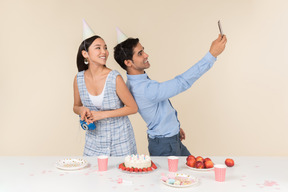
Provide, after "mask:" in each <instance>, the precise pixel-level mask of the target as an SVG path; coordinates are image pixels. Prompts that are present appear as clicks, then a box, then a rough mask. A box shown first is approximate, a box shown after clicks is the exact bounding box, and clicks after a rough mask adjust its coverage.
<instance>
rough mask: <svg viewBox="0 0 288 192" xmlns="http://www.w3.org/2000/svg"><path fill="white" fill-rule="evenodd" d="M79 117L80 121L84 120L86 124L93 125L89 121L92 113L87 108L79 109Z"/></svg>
mask: <svg viewBox="0 0 288 192" xmlns="http://www.w3.org/2000/svg"><path fill="white" fill-rule="evenodd" d="M79 115H80V116H81V120H82V121H83V120H85V121H86V122H87V123H93V121H92V120H91V116H92V113H91V111H90V109H88V108H87V107H81V109H80V114H79Z"/></svg>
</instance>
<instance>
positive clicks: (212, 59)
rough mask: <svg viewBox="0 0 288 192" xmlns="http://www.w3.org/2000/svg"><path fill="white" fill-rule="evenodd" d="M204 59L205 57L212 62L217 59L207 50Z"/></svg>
mask: <svg viewBox="0 0 288 192" xmlns="http://www.w3.org/2000/svg"><path fill="white" fill-rule="evenodd" d="M205 59H207V60H208V61H210V62H212V63H214V62H215V61H216V60H217V58H216V57H214V56H213V55H212V54H211V53H210V51H208V53H207V54H206V55H205Z"/></svg>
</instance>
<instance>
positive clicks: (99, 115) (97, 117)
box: [89, 111, 106, 122]
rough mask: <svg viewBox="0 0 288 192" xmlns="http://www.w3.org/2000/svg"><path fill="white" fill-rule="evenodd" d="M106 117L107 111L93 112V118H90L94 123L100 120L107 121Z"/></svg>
mask: <svg viewBox="0 0 288 192" xmlns="http://www.w3.org/2000/svg"><path fill="white" fill-rule="evenodd" d="M104 115H105V111H91V116H90V117H89V120H91V121H92V122H94V121H98V120H100V119H105V118H106V117H105V116H104Z"/></svg>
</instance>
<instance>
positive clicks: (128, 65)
mask: <svg viewBox="0 0 288 192" xmlns="http://www.w3.org/2000/svg"><path fill="white" fill-rule="evenodd" d="M132 63H133V62H132V60H130V59H129V60H125V61H124V64H125V65H126V66H127V67H131V66H132Z"/></svg>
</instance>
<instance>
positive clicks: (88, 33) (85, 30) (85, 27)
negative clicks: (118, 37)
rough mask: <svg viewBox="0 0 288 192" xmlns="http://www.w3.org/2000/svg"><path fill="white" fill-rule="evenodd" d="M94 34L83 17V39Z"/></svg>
mask: <svg viewBox="0 0 288 192" xmlns="http://www.w3.org/2000/svg"><path fill="white" fill-rule="evenodd" d="M94 35H95V33H94V31H93V30H92V29H91V28H90V27H89V25H88V24H87V23H86V21H85V20H84V19H83V41H84V40H85V39H88V38H90V37H92V36H94Z"/></svg>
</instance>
